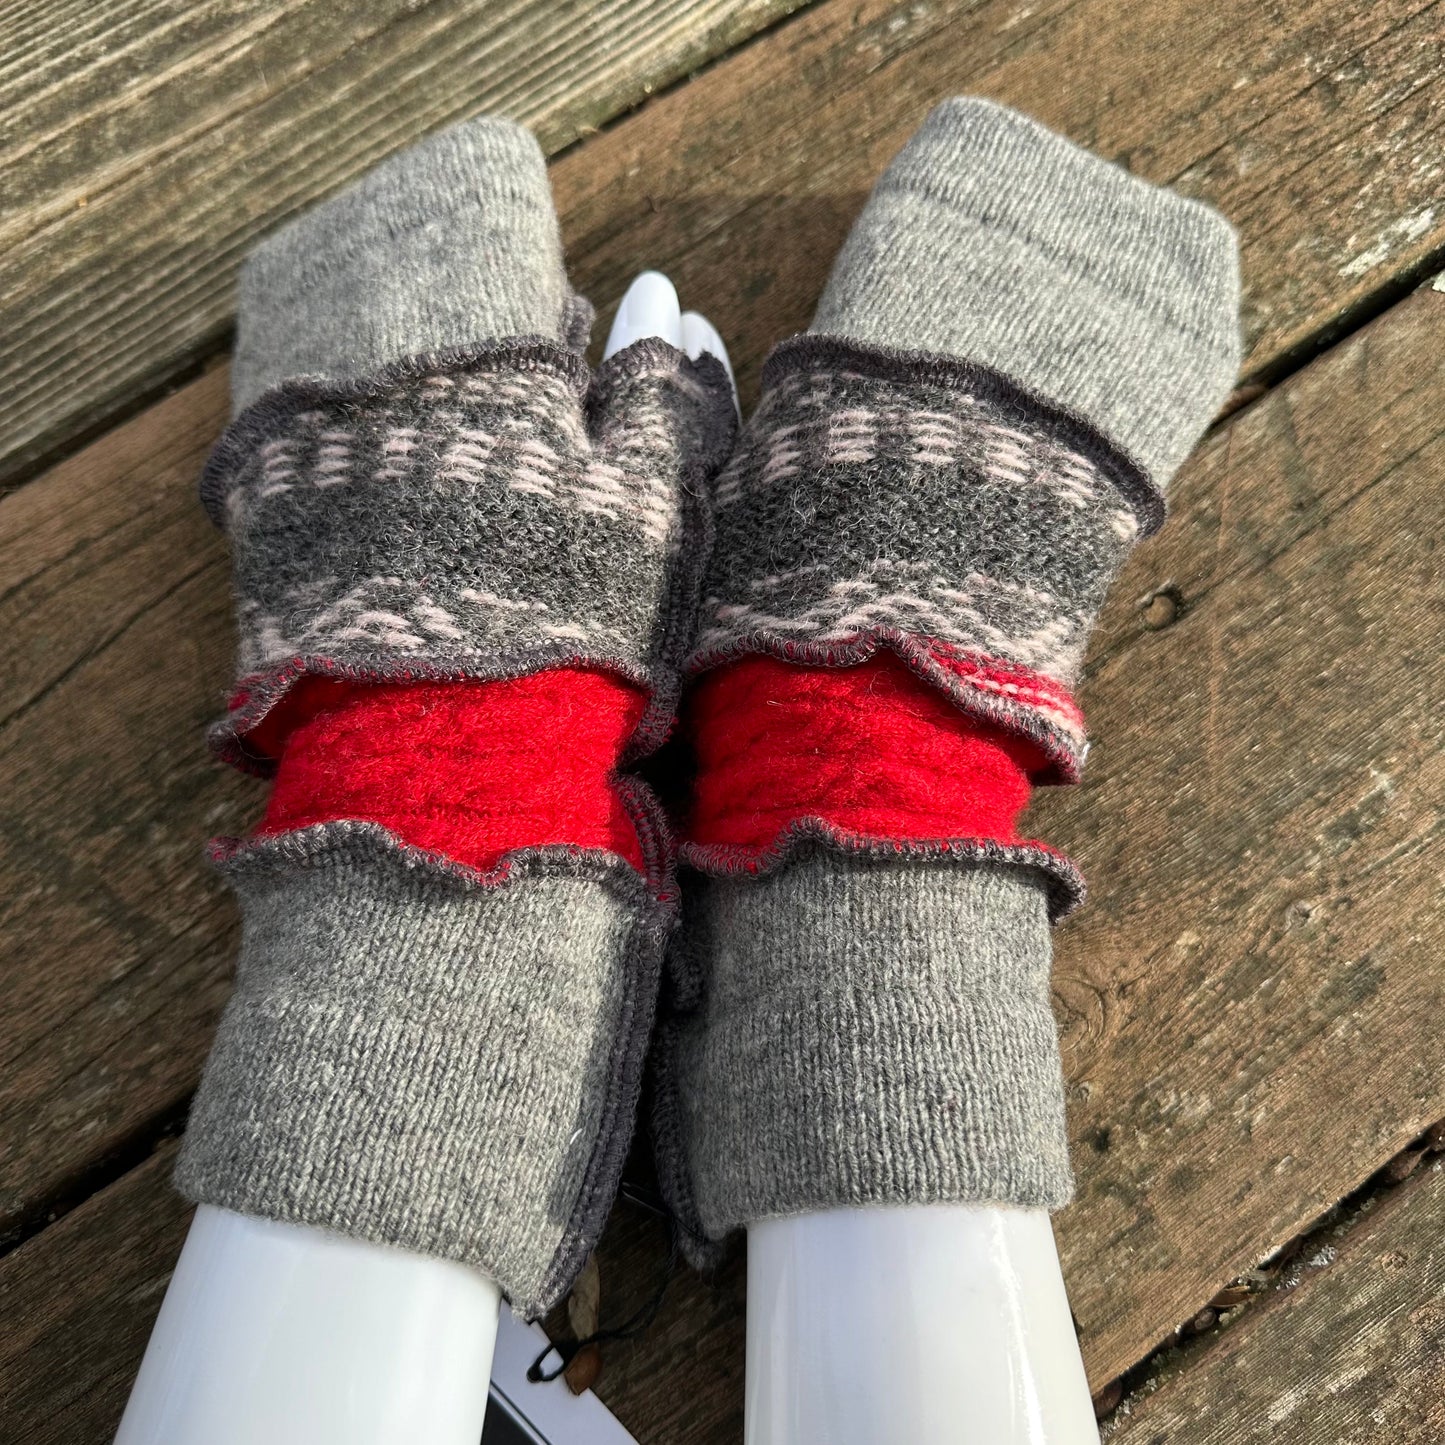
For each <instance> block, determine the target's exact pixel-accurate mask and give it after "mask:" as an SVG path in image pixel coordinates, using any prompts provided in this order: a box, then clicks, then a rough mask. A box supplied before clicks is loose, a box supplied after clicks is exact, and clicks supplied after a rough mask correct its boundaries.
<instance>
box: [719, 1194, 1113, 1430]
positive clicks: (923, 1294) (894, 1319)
mask: <svg viewBox="0 0 1445 1445" xmlns="http://www.w3.org/2000/svg"><path fill="white" fill-rule="evenodd" d="M745 1421H746V1423H745V1428H744V1440H745V1445H818V1442H822V1441H826V1442H827V1445H877V1442H879V1441H886V1440H899V1441H902V1440H906V1441H908V1442H909V1445H1098V1439H1099V1435H1098V1430H1097V1428H1096V1427H1095V1424H1094V1410H1093V1405H1092V1402H1091V1400H1090V1398H1089V1386H1088V1382H1087V1380H1086V1379H1085V1376H1084V1366H1083V1362H1082V1360H1081V1358H1080V1356H1079V1346H1078V1342H1077V1340H1076V1339H1075V1336H1074V1327H1073V1318H1072V1316H1071V1315H1070V1313H1069V1303H1068V1299H1067V1298H1066V1296H1065V1294H1064V1281H1063V1276H1062V1274H1061V1273H1060V1270H1059V1257H1058V1251H1057V1249H1056V1247H1055V1245H1054V1235H1053V1228H1052V1225H1051V1224H1050V1221H1049V1216H1048V1213H1047V1211H1045V1210H1042V1209H1012V1208H1004V1207H1000V1206H992V1205H942V1204H939V1205H923V1206H918V1207H914V1208H904V1207H889V1208H877V1209H834V1210H828V1211H826V1212H824V1213H819V1214H806V1215H799V1216H797V1217H796V1218H792V1219H775V1220H768V1221H766V1222H764V1223H761V1224H755V1225H753V1226H752V1227H751V1228H749V1230H748V1321H747V1403H746V1413H745Z"/></svg>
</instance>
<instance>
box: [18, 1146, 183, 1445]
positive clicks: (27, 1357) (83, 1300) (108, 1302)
mask: <svg viewBox="0 0 1445 1445" xmlns="http://www.w3.org/2000/svg"><path fill="white" fill-rule="evenodd" d="M174 1162H175V1146H174V1145H170V1144H168V1145H166V1146H165V1147H164V1148H162V1149H159V1150H157V1151H156V1153H155V1155H154V1156H153V1157H152V1158H151V1159H149V1160H148V1161H147V1162H146V1163H144V1164H142V1165H141V1166H140V1167H138V1168H136V1169H133V1170H131V1172H130V1173H129V1174H127V1175H125V1176H124V1177H123V1178H122V1179H120V1180H118V1181H117V1182H116V1183H115V1184H113V1185H111V1186H110V1188H108V1189H103V1190H101V1191H100V1193H98V1194H96V1195H93V1196H92V1197H91V1198H90V1199H88V1200H87V1201H86V1202H85V1203H84V1204H83V1205H82V1206H81V1207H80V1208H79V1209H76V1210H74V1211H72V1212H71V1213H70V1214H67V1215H66V1216H65V1218H64V1219H62V1220H61V1221H59V1223H57V1224H55V1225H53V1226H52V1227H51V1228H50V1229H47V1230H46V1231H45V1233H44V1234H42V1235H39V1236H38V1237H37V1238H35V1239H33V1240H31V1241H30V1242H29V1243H28V1244H26V1245H24V1246H23V1247H22V1248H20V1249H18V1250H16V1251H15V1252H14V1253H12V1254H10V1255H8V1256H6V1258H5V1259H4V1260H3V1261H0V1441H4V1442H5V1445H109V1442H110V1440H111V1439H112V1438H113V1437H114V1435H115V1430H116V1426H117V1425H119V1424H120V1416H121V1411H122V1410H124V1409H125V1402H126V1397H127V1395H128V1394H129V1393H130V1386H131V1382H132V1380H134V1378H135V1372H136V1370H137V1369H138V1368H139V1366H140V1361H141V1356H142V1354H144V1353H145V1345H146V1340H147V1339H148V1338H149V1336H150V1330H151V1325H152V1324H153V1323H154V1321H155V1317H156V1312H157V1311H158V1310H159V1309H160V1306H161V1299H162V1297H163V1296H164V1294H165V1291H166V1285H167V1284H168V1283H169V1282H170V1277H171V1270H172V1268H173V1267H174V1265H175V1262H176V1256H177V1255H178V1254H179V1253H180V1248H181V1241H182V1240H183V1239H184V1238H185V1232H186V1227H187V1225H188V1224H189V1222H190V1217H191V1210H190V1206H188V1205H187V1204H185V1203H184V1202H183V1201H182V1200H181V1198H180V1196H179V1195H177V1194H176V1193H175V1191H174V1190H172V1189H171V1187H170V1182H169V1180H170V1171H171V1168H172V1166H173V1164H174Z"/></svg>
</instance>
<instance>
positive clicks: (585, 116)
mask: <svg viewBox="0 0 1445 1445" xmlns="http://www.w3.org/2000/svg"><path fill="white" fill-rule="evenodd" d="M32 8H38V9H40V10H41V11H43V10H44V9H45V8H46V7H45V6H43V5H42V6H38V7H32ZM137 8H138V7H137ZM191 8H194V7H188V14H189V10H190V9H191ZM230 8H231V7H225V9H226V10H227V12H228V13H229V10H230ZM790 8H792V5H791V4H790V3H787V0H752V3H749V4H745V5H743V6H741V7H738V6H728V5H724V4H723V3H722V0H713V3H710V4H706V5H703V6H696V5H679V4H678V3H677V0H650V3H649V4H647V5H645V6H637V5H627V4H623V3H621V0H612V3H609V4H605V5H598V4H596V3H586V4H583V3H580V0H578V3H569V4H567V5H563V6H557V5H551V4H544V3H541V0H510V3H508V4H506V5H504V6H487V7H485V8H484V9H481V10H479V9H478V8H477V7H474V6H466V5H464V4H462V3H460V0H448V3H446V4H438V5H429V6H427V7H425V8H424V9H423V10H421V11H416V10H415V9H414V7H410V6H405V7H404V6H402V5H400V4H399V3H398V0H369V3H368V4H367V5H366V6H364V7H361V8H360V11H359V12H358V7H355V6H352V7H347V9H346V10H345V11H344V12H340V11H336V12H332V11H330V10H327V8H326V7H322V6H320V5H316V4H313V5H300V6H298V5H295V4H279V3H277V0H270V3H267V4H256V5H254V6H252V7H250V9H249V10H248V11H247V13H248V14H253V18H254V23H253V24H248V25H246V26H242V27H241V29H240V31H239V33H234V34H233V32H232V31H231V30H230V29H229V28H228V25H229V23H230V22H228V21H226V20H225V18H224V17H223V16H222V15H221V14H220V13H219V12H220V10H221V9H222V7H220V6H219V5H207V6H203V7H200V10H199V12H198V17H197V18H196V19H195V20H194V22H190V21H188V23H187V24H186V25H185V26H181V25H178V24H175V23H172V24H170V25H168V26H166V27H163V32H164V33H163V35H162V36H160V37H157V36H155V35H152V34H151V33H150V30H149V29H148V28H147V25H148V22H146V21H145V20H144V19H143V18H141V17H139V16H137V17H136V18H135V19H134V20H133V21H132V22H131V23H132V24H133V25H134V26H135V27H136V29H137V36H138V38H137V40H136V48H137V55H139V56H143V55H144V54H145V53H146V47H147V46H154V47H159V50H160V52H161V53H163V54H164V56H165V60H164V63H163V64H162V65H161V66H160V68H159V70H158V73H157V75H156V76H155V77H154V78H152V79H148V80H147V81H145V83H143V84H136V85H132V86H124V85H120V83H119V78H118V76H117V75H116V74H115V70H116V66H117V64H119V63H120V62H117V61H114V60H112V61H106V60H104V59H103V58H101V57H99V56H97V57H96V58H95V59H94V61H93V64H92V68H91V69H87V70H85V71H84V72H83V78H84V79H85V80H86V82H87V84H89V85H91V89H90V90H89V91H88V92H87V91H86V87H85V86H81V85H77V86H76V87H75V88H74V89H75V94H76V95H82V94H84V96H85V98H84V100H83V103H82V104H81V105H80V106H79V114H78V118H77V119H76V120H74V121H70V120H68V119H67V118H66V116H65V114H64V113H63V111H62V110H57V109H56V107H57V105H58V102H56V101H54V100H53V99H46V100H45V102H44V103H43V104H42V103H41V102H40V99H39V98H38V97H36V98H28V97H29V96H30V92H29V90H28V88H27V82H26V81H25V80H24V78H23V76H22V77H19V78H12V79H11V80H10V82H9V83H10V85H11V87H12V91H11V94H12V95H13V97H14V98H13V99H12V100H10V101H9V107H10V110H9V113H10V114H12V115H15V116H24V115H26V114H29V113H30V112H31V111H33V112H35V113H36V114H37V116H38V117H39V118H40V119H39V120H38V121H37V122H36V124H35V125H33V126H31V127H29V128H27V129H26V130H24V131H23V132H22V133H20V134H19V135H18V136H17V137H16V138H15V139H13V140H12V141H11V143H10V144H9V145H8V146H3V147H0V193H6V192H8V193H10V194H13V195H14V196H15V198H16V199H15V201H14V202H13V207H14V209H13V213H12V214H11V215H10V216H9V219H8V222H6V223H0V240H3V241H4V242H5V244H6V249H5V251H4V260H3V261H0V338H3V341H0V385H3V386H4V388H5V391H6V395H7V408H6V419H5V422H4V425H3V429H0V480H3V479H4V478H5V477H7V476H12V475H16V474H20V473H23V471H24V469H25V468H26V467H27V466H29V465H31V464H32V463H33V461H34V459H35V458H36V457H38V456H42V455H44V454H46V453H47V452H49V451H52V450H53V449H54V448H55V447H56V446H57V445H59V444H62V443H65V442H67V441H69V440H70V439H72V438H74V437H75V436H77V435H78V434H80V433H82V432H84V431H86V430H87V429H90V428H93V427H94V426H96V425H98V424H100V423H101V422H103V421H104V420H106V419H107V418H110V417H113V416H114V415H115V414H116V410H117V408H119V407H123V406H124V405H125V404H126V402H127V400H128V399H131V398H135V397H137V396H141V395H144V394H145V393H147V392H148V391H153V390H154V389H155V388H156V387H158V386H159V385H161V384H162V383H163V382H164V381H165V380H166V378H167V377H170V376H174V375H175V374H177V372H178V370H180V369H183V368H184V367H185V366H186V365H187V364H189V363H190V362H191V361H193V360H194V359H195V358H196V357H197V356H200V355H202V354H204V353H205V352H206V351H207V349H208V348H214V347H215V346H216V345H217V344H218V343H219V341H220V340H221V338H222V337H223V335H224V332H225V328H226V325H227V319H228V316H229V310H230V304H231V301H230V296H231V287H232V282H233V279H234V275H235V270H236V267H237V265H238V264H239V261H240V258H241V256H242V255H243V254H244V251H245V249H246V247H247V246H248V245H249V244H250V242H251V241H252V240H254V239H255V237H256V236H257V235H259V234H260V233H261V232H262V231H264V230H265V229H267V228H268V227H269V226H271V225H272V224H274V222H275V221H276V220H277V219H279V218H280V217H281V216H283V215H286V214H288V213H289V212H291V211H293V210H295V209H296V208H297V207H299V206H301V205H302V204H304V203H305V202H306V201H307V200H309V199H312V198H314V197H315V196H317V195H319V194H323V193H325V192H328V191H330V190H333V189H335V188H336V187H337V186H338V185H340V184H341V183H342V182H343V181H344V180H345V179H347V178H348V177H350V176H352V175H354V174H355V173H356V172H357V171H358V170H359V169H361V168H362V167H364V166H365V165H366V164H368V163H370V162H371V161H373V160H375V159H376V158H377V157H378V156H379V155H381V154H384V153H385V152H386V151H388V150H391V149H394V148H395V147H396V146H398V145H399V144H401V143H402V142H403V141H405V140H407V139H409V138H411V137H413V136H415V135H417V134H419V133H421V132H423V131H425V130H427V129H430V128H433V127H434V126H436V125H439V124H441V123H442V122H443V121H445V120H447V119H450V118H453V117H455V116H459V115H462V114H468V113H473V112H475V111H478V110H483V109H489V108H490V109H500V110H504V111H508V112H509V113H513V114H516V115H519V116H521V117H522V118H524V119H528V120H531V121H533V122H534V123H536V124H537V125H538V127H539V129H540V131H541V134H542V136H543V139H544V141H546V142H547V144H548V145H549V147H555V146H557V145H560V144H562V143H564V142H565V141H567V140H569V139H571V138H572V137H574V136H576V135H578V134H581V133H583V132H585V130H586V129H587V127H588V126H589V125H592V124H595V123H596V122H597V120H598V119H600V118H601V117H603V116H606V115H611V114H613V113H615V112H616V111H617V110H618V109H620V108H622V107H624V106H625V105H627V104H629V103H631V102H632V101H635V100H638V99H640V98H641V97H642V96H643V94H644V93H645V92H646V90H647V88H648V87H649V86H655V85H657V84H660V83H661V82H662V81H664V80H665V79H669V78H672V77H674V76H676V75H678V74H679V73H681V72H683V71H685V70H686V69H687V68H688V67H689V66H691V65H693V64H696V63H698V62H699V61H700V60H701V59H702V58H703V57H704V56H706V55H709V54H713V53H716V52H717V50H718V49H719V48H720V47H721V46H723V45H725V44H727V43H731V42H733V41H735V40H736V39H738V38H739V37H740V36H741V35H744V34H746V33H748V32H749V31H750V30H751V29H755V28H756V27H758V26H760V25H763V24H765V23H766V22H767V21H768V20H770V19H772V18H774V17H776V16H777V15H778V14H781V13H782V12H784V11H786V10H788V9H790ZM323 11H325V13H327V14H334V15H335V16H336V17H337V18H335V19H331V20H325V19H323V18H321V17H322V13H323ZM24 13H25V14H29V11H26V12H24ZM127 13H129V12H127ZM579 17H585V19H584V18H579ZM1440 24H1441V21H1440V17H1439V8H1438V3H1429V0H1382V3H1379V4H1374V5H1368V6H1365V5H1360V6H1350V7H1342V6H1340V5H1338V4H1336V3H1332V0H1302V3H1298V4H1291V5H1289V6H1287V7H1274V8H1263V7H1260V6H1258V5H1256V4H1253V3H1249V0H1220V3H1218V4H1214V5H1210V6H1199V5H1195V4H1191V3H1189V0H1147V3H1144V4H1132V3H1131V4H1125V3H1122V0H1042V3H1040V0H942V3H936V4H929V5H909V6H901V5H899V4H897V3H895V0H864V3H858V0H822V3H818V4H815V5H814V6H813V7H812V8H810V9H808V10H805V11H804V12H803V13H802V14H801V15H799V16H797V17H795V18H794V19H793V20H792V21H790V22H789V23H787V24H784V25H781V26H778V27H777V28H776V29H774V30H773V31H772V32H771V33H770V34H768V35H767V36H766V37H765V38H764V39H762V40H761V41H759V42H758V43H756V44H753V45H750V46H746V47H743V48H741V49H740V50H739V51H738V52H737V53H735V54H733V55H731V56H729V57H728V58H727V59H726V60H724V61H722V62H721V63H719V64H717V65H716V66H714V67H713V68H712V69H711V70H710V71H708V72H707V73H705V74H703V75H701V76H700V77H698V78H697V80H695V81H694V82H693V83H691V84H689V85H686V86H684V87H681V88H680V89H678V90H676V91H674V92H672V93H671V94H669V95H666V96H664V97H662V98H661V99H660V100H659V101H657V102H654V103H653V104H651V105H648V106H647V107H645V108H644V109H643V111H642V112H640V113H639V114H638V115H637V116H635V117H632V118H630V119H629V120H628V121H627V122H625V123H623V124H620V125H618V126H616V127H615V128H614V129H613V130H612V131H611V132H609V133H606V134H604V135H602V136H599V137H597V138H595V139H594V140H593V141H591V142H590V143H588V144H587V145H585V146H583V147H581V148H580V149H579V150H578V151H577V152H576V153H575V154H573V155H570V156H568V157H566V158H565V159H564V160H563V161H562V163H561V164H559V166H558V168H557V189H558V195H559V201H560V204H561V209H562V211H563V215H564V221H565V224H566V230H567V234H568V237H569V240H570V242H571V244H572V250H573V254H574V256H575V258H576V260H577V262H578V274H579V277H580V279H581V281H582V282H583V284H584V285H585V286H587V287H588V288H590V289H592V290H593V291H594V292H595V293H596V294H597V296H599V297H600V298H606V297H609V296H615V295H616V294H618V292H619V291H620V288H621V285H622V282H623V280H624V278H625V276H626V274H627V273H628V272H630V271H632V270H635V269H637V268H638V267H639V266H641V265H643V264H659V265H663V266H665V267H667V268H669V269H670V270H672V271H673V272H674V273H675V275H676V279H678V280H679V281H680V283H681V284H682V285H683V286H684V288H685V292H686V297H687V300H688V302H689V304H694V305H698V306H700V307H702V308H704V309H706V310H707V311H708V312H709V313H710V314H711V315H712V316H713V317H714V318H715V319H716V320H717V321H718V323H719V324H720V325H721V326H722V328H723V331H724V334H725V339H726V340H727V341H728V342H729V344H730V345H732V346H734V349H735V350H736V351H737V353H738V355H739V358H740V359H741V360H742V361H743V362H744V367H743V383H744V390H745V392H746V391H747V389H748V387H749V386H750V385H751V377H752V374H753V370H754V368H755V366H756V362H757V360H758V359H759V358H760V357H761V354H762V352H763V351H764V350H765V349H766V347H767V345H768V344H769V343H770V342H771V341H772V340H773V339H775V338H776V337H778V336H781V335H784V334H786V333H787V332H789V331H792V330H796V329H798V328H799V327H800V326H802V325H803V324H805V322H806V319H807V315H808V310H809V308H810V306H811V304H812V300H813V298H814V297H815V296H816V294H817V292H818V289H819V287H820V286H821V284H822V279H823V275H824V273H825V271H826V267H827V264H828V261H829V259H830V258H831V256H832V254H833V252H834V251H835V249H836V247H837V244H838V242H839V241H840V240H841V238H842V235H843V233H844V231H845V230H846V227H847V225H848V223H849V221H850V220H851V219H852V217H853V215H854V214H855V213H856V210H857V206H858V204H859V201H860V199H861V197H862V195H863V194H864V193H865V192H866V190H867V188H868V186H869V185H870V184H871V182H872V179H873V177H874V176H875V175H876V174H877V172H878V170H879V169H880V168H881V167H882V165H883V164H884V163H885V161H886V160H887V158H888V156H889V155H891V154H892V152H893V151H894V150H895V149H896V148H897V146H898V145H899V144H900V143H901V142H902V140H903V139H904V137H905V136H906V134H907V133H908V132H909V131H910V130H911V129H912V128H913V127H914V126H916V125H917V123H918V121H919V120H920V119H921V117H922V115H923V114H924V112H925V111H926V110H927V108H928V107H929V105H930V104H931V103H932V102H933V101H934V100H935V99H937V98H938V97H939V96H942V95H947V94H950V93H955V92H959V91H975V92H979V93H983V94H988V95H992V96H996V97H997V98H999V99H1002V100H1006V101H1009V102H1011V103H1013V104H1017V105H1020V106H1022V107H1024V108H1025V109H1028V110H1030V111H1033V112H1034V113H1036V114H1038V115H1039V116H1040V117H1041V118H1042V119H1044V120H1045V121H1047V122H1049V123H1051V124H1053V125H1056V126H1058V127H1060V128H1061V129H1063V130H1064V131H1065V132H1066V133H1068V134H1070V135H1072V136H1074V137H1076V138H1077V139H1079V140H1081V141H1082V142H1084V143H1086V144H1089V145H1091V146H1093V147H1094V148H1096V149H1098V150H1100V151H1101V152H1102V153H1104V154H1106V155H1110V156H1115V157H1118V158H1120V159H1122V160H1125V161H1127V162H1128V163H1129V164H1130V165H1131V166H1133V167H1135V168H1136V169H1138V170H1139V171H1140V172H1141V173H1143V174H1145V175H1148V176H1150V177H1151V178H1153V179H1157V180H1163V181H1169V182H1173V183H1176V184H1178V185H1180V186H1182V187H1183V188H1184V189H1186V190H1189V191H1191V192H1194V193H1196V194H1199V195H1202V196H1205V197H1208V198H1209V199H1211V200H1214V201H1216V202H1217V203H1218V204H1220V205H1221V206H1222V207H1223V208H1224V210H1225V211H1226V213H1227V214H1229V215H1230V216H1231V218H1232V219H1233V220H1234V221H1235V222H1236V223H1237V224H1238V225H1239V227H1240V229H1241V232H1242V233H1243V236H1244V260H1245V267H1246V274H1247V281H1248V296H1247V323H1248V331H1249V338H1250V343H1251V355H1250V361H1249V371H1250V373H1251V374H1257V373H1267V374H1273V373H1274V372H1275V371H1277V370H1278V368H1279V366H1280V364H1281V361H1282V359H1283V358H1289V357H1294V356H1297V355H1298V354H1300V353H1302V352H1307V351H1308V350H1309V349H1310V348H1311V347H1312V346H1314V345H1316V344H1317V342H1318V341H1319V339H1320V337H1321V335H1322V334H1324V333H1325V332H1327V331H1328V330H1329V329H1330V328H1331V327H1333V326H1336V325H1338V324H1339V323H1340V322H1341V321H1342V320H1344V319H1347V318H1349V317H1350V316H1351V315H1353V314H1355V313H1356V312H1358V310H1359V309H1360V308H1361V307H1362V306H1366V307H1367V306H1370V305H1376V304H1378V302H1379V299H1380V297H1381V296H1382V295H1389V294H1391V293H1392V292H1393V291H1394V290H1395V289H1396V288H1397V287H1398V286H1399V283H1400V278H1401V276H1402V275H1409V274H1413V273H1414V272H1415V271H1417V270H1418V269H1419V268H1420V266H1421V265H1422V264H1423V263H1424V261H1425V260H1426V258H1428V257H1429V256H1430V255H1432V254H1434V253H1436V252H1438V251H1439V249H1440V246H1441V244H1442V241H1445V201H1442V194H1445V163H1442V162H1440V161H1439V159H1438V157H1439V155H1440V151H1441V131H1442V128H1445V67H1442V64H1441V55H1440V46H1439V36H1440ZM86 34H87V35H89V36H90V38H89V40H88V41H87V43H88V44H90V45H91V46H92V47H99V45H100V42H99V41H98V40H96V38H95V37H94V35H92V34H90V32H86ZM302 37H304V43H303V41H302ZM32 43H33V42H32ZM21 53H23V51H22V52H21ZM51 63H52V65H55V66H58V65H62V64H64V63H65V57H64V55H63V54H60V55H57V56H56V57H55V58H54V59H53V60H52V62H51ZM131 63H132V64H135V63H138V61H137V59H136V58H135V57H132V60H131ZM17 69H23V67H17ZM92 80H93V84H92ZM211 97H214V101H212V99H211ZM22 102H24V103H22ZM6 104H7V100H6V92H5V91H4V90H3V89H0V113H4V111H5V107H6ZM53 112H54V113H53ZM14 124H15V122H12V125H14ZM46 127H49V129H46ZM106 134H112V135H114V137H115V144H114V146H113V147H108V146H107V145H106V144H104V143H103V142H102V140H100V139H98V138H99V137H103V136H104V135H106ZM40 139H44V140H45V142H46V143H45V144H44V145H39V144H36V143H35V142H37V141H38V140H40ZM52 157H54V159H53V160H52ZM115 157H119V159H118V160H117V159H115ZM82 202H84V204H83V205H82V204H81V203H82Z"/></svg>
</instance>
